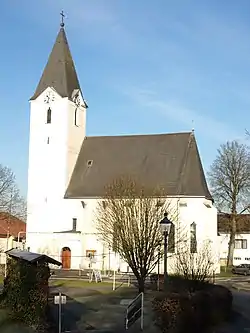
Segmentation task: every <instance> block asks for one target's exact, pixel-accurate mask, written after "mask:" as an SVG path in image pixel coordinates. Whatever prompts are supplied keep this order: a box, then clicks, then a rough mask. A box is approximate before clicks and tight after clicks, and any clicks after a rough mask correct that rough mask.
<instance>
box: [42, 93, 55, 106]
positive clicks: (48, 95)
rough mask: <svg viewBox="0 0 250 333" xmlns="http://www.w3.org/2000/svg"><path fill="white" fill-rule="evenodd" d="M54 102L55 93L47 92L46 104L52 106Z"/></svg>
mask: <svg viewBox="0 0 250 333" xmlns="http://www.w3.org/2000/svg"><path fill="white" fill-rule="evenodd" d="M54 100H55V95H54V94H53V92H52V91H49V92H47V93H46V95H45V97H44V103H46V104H50V103H51V102H53V101H54Z"/></svg>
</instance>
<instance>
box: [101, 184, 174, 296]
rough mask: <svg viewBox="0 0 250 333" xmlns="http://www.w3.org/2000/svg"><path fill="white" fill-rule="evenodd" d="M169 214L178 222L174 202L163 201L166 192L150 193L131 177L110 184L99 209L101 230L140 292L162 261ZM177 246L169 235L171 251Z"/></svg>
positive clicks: (102, 236)
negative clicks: (165, 221) (164, 227)
mask: <svg viewBox="0 0 250 333" xmlns="http://www.w3.org/2000/svg"><path fill="white" fill-rule="evenodd" d="M165 212H168V213H169V218H170V219H172V220H173V221H174V220H175V218H176V216H174V209H173V208H171V204H170V201H168V200H166V198H164V199H163V194H162V190H159V189H158V190H157V189H154V190H150V189H148V188H145V187H144V186H141V185H140V184H139V183H138V182H136V181H134V180H132V179H130V178H128V177H124V178H120V179H118V180H116V181H114V182H113V183H112V184H111V185H109V186H108V187H107V191H106V195H105V196H104V197H103V198H102V200H100V201H99V204H98V207H97V215H96V227H97V230H98V232H99V233H100V235H101V238H102V240H103V241H104V242H105V243H106V244H107V245H109V246H113V250H114V251H115V252H116V253H119V254H120V255H121V257H123V259H124V260H125V261H126V262H127V263H128V265H129V266H130V268H131V269H132V271H133V273H134V274H135V276H136V278H137V281H138V285H139V291H144V285H145V279H146V277H147V276H148V275H149V274H150V273H151V272H152V270H153V269H154V268H155V266H156V264H157V262H158V259H159V254H158V249H159V248H161V245H162V234H161V231H160V228H159V221H160V220H161V219H162V218H163V216H164V213H165ZM174 244H175V242H174V233H173V234H172V235H170V236H169V252H171V248H172V247H174ZM161 255H162V253H161V252H160V256H161Z"/></svg>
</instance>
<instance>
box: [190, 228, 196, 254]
mask: <svg viewBox="0 0 250 333" xmlns="http://www.w3.org/2000/svg"><path fill="white" fill-rule="evenodd" d="M190 252H191V253H196V252H197V239H196V223H195V222H193V223H192V224H191V225H190Z"/></svg>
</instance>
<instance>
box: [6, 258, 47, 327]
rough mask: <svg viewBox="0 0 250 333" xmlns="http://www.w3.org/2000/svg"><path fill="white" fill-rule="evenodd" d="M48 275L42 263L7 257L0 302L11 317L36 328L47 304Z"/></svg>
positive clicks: (42, 319)
mask: <svg viewBox="0 0 250 333" xmlns="http://www.w3.org/2000/svg"><path fill="white" fill-rule="evenodd" d="M48 277H49V270H48V267H47V266H46V264H30V263H28V262H26V261H23V260H14V259H8V265H7V276H6V278H5V280H4V289H3V293H2V295H1V304H2V305H3V306H4V307H6V308H7V309H8V310H9V312H10V314H11V317H12V318H13V319H14V320H17V321H23V322H24V323H26V324H28V325H29V326H31V327H34V328H38V327H40V326H43V325H44V323H45V317H46V311H47V305H48Z"/></svg>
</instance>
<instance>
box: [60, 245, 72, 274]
mask: <svg viewBox="0 0 250 333" xmlns="http://www.w3.org/2000/svg"><path fill="white" fill-rule="evenodd" d="M61 257H62V268H63V269H70V267H71V250H70V248H69V247H64V248H63V249H62V254H61Z"/></svg>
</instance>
